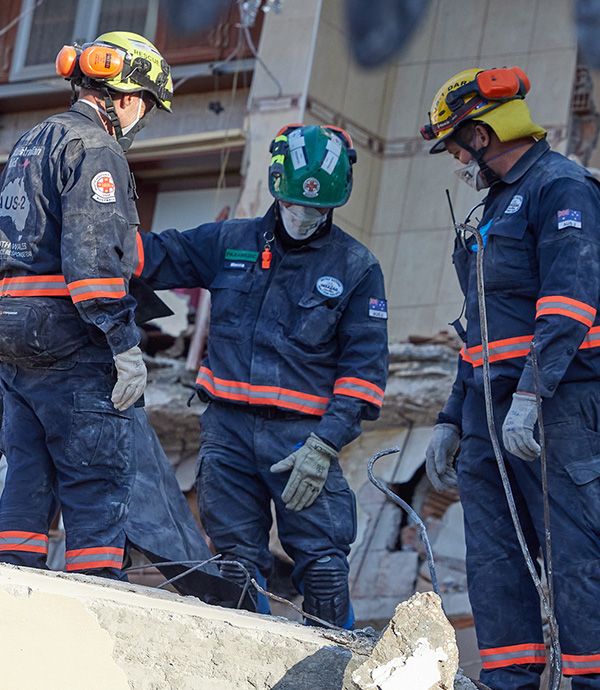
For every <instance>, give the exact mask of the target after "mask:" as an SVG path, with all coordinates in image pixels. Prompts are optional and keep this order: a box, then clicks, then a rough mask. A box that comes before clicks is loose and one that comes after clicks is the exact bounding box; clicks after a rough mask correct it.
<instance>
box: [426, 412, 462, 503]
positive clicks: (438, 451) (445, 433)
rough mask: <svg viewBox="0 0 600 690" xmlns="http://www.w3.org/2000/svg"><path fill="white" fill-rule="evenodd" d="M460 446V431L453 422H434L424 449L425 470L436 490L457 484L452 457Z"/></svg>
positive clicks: (449, 487) (450, 487) (444, 489)
mask: <svg viewBox="0 0 600 690" xmlns="http://www.w3.org/2000/svg"><path fill="white" fill-rule="evenodd" d="M459 446H460V431H459V428H458V427H457V426H456V425H455V424H436V425H435V427H434V428H433V435H432V437H431V440H430V441H429V445H428V446H427V450H426V451H425V471H426V472H427V477H428V478H429V481H430V482H431V483H432V484H433V488H434V489H435V490H436V491H446V490H447V489H454V488H455V487H456V485H457V481H456V470H455V469H454V458H455V457H456V453H457V451H458V447H459Z"/></svg>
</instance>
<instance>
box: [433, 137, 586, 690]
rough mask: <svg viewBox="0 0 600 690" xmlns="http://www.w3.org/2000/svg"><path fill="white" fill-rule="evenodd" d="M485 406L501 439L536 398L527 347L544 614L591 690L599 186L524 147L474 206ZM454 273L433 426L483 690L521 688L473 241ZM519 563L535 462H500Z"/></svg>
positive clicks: (521, 582) (529, 622)
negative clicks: (450, 452)
mask: <svg viewBox="0 0 600 690" xmlns="http://www.w3.org/2000/svg"><path fill="white" fill-rule="evenodd" d="M479 227H480V230H481V231H482V233H483V234H485V235H486V238H487V244H486V247H485V254H484V271H485V288H486V304H487V314H488V321H489V339H490V362H491V378H492V395H493V401H494V410H495V415H496V424H497V427H498V433H499V436H500V438H501V434H500V430H501V426H502V423H503V421H504V418H505V416H506V413H507V412H508V409H509V407H510V404H511V402H512V394H513V393H514V392H515V391H516V390H517V389H518V390H521V391H529V392H534V391H535V381H534V375H533V370H532V364H531V361H530V356H529V355H528V353H529V347H530V343H531V341H532V339H534V342H535V346H536V351H537V353H538V359H539V370H540V379H541V380H540V389H541V395H542V396H543V417H544V426H545V431H546V443H547V452H548V465H549V466H548V475H549V485H550V504H551V529H552V537H553V539H552V542H553V553H552V558H553V567H554V586H555V593H556V612H557V618H558V623H559V627H560V637H561V646H562V652H563V673H564V674H565V675H568V676H572V683H573V688H574V689H577V690H582V689H583V688H600V616H599V615H598V612H597V606H598V601H599V600H600V349H599V346H600V317H599V316H598V313H597V310H598V307H599V305H600V185H599V184H598V183H597V182H596V181H595V180H594V179H593V178H592V177H591V175H589V174H588V173H587V171H586V170H585V169H584V168H582V167H580V166H579V165H577V164H575V163H573V162H571V161H569V160H568V159H566V158H565V157H564V156H562V155H560V154H558V153H556V152H553V151H550V149H549V146H548V144H547V143H546V142H545V141H540V142H538V143H536V144H535V145H534V146H533V147H532V148H531V149H529V150H528V151H527V152H526V153H525V154H524V155H523V157H522V158H521V159H520V160H519V161H518V162H517V163H516V164H515V165H514V167H513V168H511V170H510V171H509V172H508V173H507V174H506V175H505V177H504V178H503V179H502V180H501V181H500V182H498V183H496V184H494V185H493V186H492V188H491V189H490V191H489V194H488V196H487V198H486V201H485V207H484V211H483V217H482V219H481V223H480V225H479ZM470 244H471V245H472V246H469V245H468V246H467V249H465V248H463V247H461V246H460V244H458V245H457V248H456V250H455V253H454V264H455V267H456V269H457V273H458V277H459V281H460V284H461V287H462V290H463V292H464V295H465V299H466V316H467V321H468V325H467V336H466V337H467V342H466V344H465V348H463V352H462V353H461V358H462V359H461V362H460V363H459V372H458V376H457V379H456V382H455V384H454V387H453V390H452V394H451V396H450V399H449V400H448V403H447V405H446V407H445V408H444V410H443V412H442V413H441V414H440V416H439V420H438V421H440V422H451V423H454V424H457V425H458V426H459V427H461V429H462V440H461V448H460V454H459V457H458V461H457V470H458V481H459V489H460V495H461V500H462V503H463V506H464V511H465V525H466V539H467V574H468V581H469V596H470V599H471V604H472V606H473V612H474V616H475V624H476V629H477V637H478V642H479V648H480V653H481V659H482V664H483V671H482V674H481V679H482V681H484V682H485V683H486V684H487V685H489V686H490V687H491V688H493V689H494V690H534V689H537V688H538V687H539V675H540V673H541V672H542V670H543V666H544V664H545V661H546V653H545V649H544V644H543V635H542V622H541V618H540V604H539V601H538V597H537V594H536V591H535V589H534V585H533V583H532V581H531V577H530V575H529V573H528V571H527V569H526V566H525V562H524V559H523V556H522V554H521V551H520V548H519V545H518V542H517V537H516V534H515V531H514V528H513V525H512V522H511V518H510V515H509V512H508V506H507V503H506V498H505V496H504V492H503V489H502V485H501V481H500V476H499V472H498V469H497V466H496V461H495V459H494V454H493V451H492V446H491V442H490V438H489V435H488V431H487V423H486V416H485V405H484V398H483V379H482V373H483V367H482V352H481V336H480V320H479V310H478V305H477V285H476V273H475V270H476V269H475V257H476V254H475V247H474V245H475V240H472V243H470ZM506 458H507V460H508V470H509V474H510V478H511V483H512V486H513V490H514V492H515V499H516V502H517V506H518V509H519V514H520V519H521V522H522V524H523V528H524V531H525V535H526V538H527V541H528V544H529V548H530V551H531V554H532V556H533V557H534V559H535V557H536V555H537V554H538V552H539V549H540V545H541V544H543V543H544V528H543V505H542V493H541V480H540V464H539V461H536V462H532V463H530V462H525V461H523V460H520V459H519V458H516V457H515V456H512V455H510V454H506Z"/></svg>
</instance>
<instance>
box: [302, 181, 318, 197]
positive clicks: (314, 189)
mask: <svg viewBox="0 0 600 690" xmlns="http://www.w3.org/2000/svg"><path fill="white" fill-rule="evenodd" d="M302 189H303V190H304V191H303V194H304V196H307V197H308V198H309V199H314V197H316V196H318V195H319V190H320V189H321V183H320V182H319V180H317V178H316V177H307V178H306V179H305V180H304V184H303V185H302Z"/></svg>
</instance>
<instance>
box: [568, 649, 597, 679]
mask: <svg viewBox="0 0 600 690" xmlns="http://www.w3.org/2000/svg"><path fill="white" fill-rule="evenodd" d="M562 662H563V663H562V672H563V675H564V676H581V675H585V674H587V673H600V654H563V655H562Z"/></svg>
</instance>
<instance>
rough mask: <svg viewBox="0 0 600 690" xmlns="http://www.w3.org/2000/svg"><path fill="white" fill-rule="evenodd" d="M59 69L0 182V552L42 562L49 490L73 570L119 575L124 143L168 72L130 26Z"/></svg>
mask: <svg viewBox="0 0 600 690" xmlns="http://www.w3.org/2000/svg"><path fill="white" fill-rule="evenodd" d="M57 71H58V72H59V74H61V75H62V76H64V77H67V78H69V79H71V80H72V81H73V82H74V83H76V84H77V85H79V86H80V87H81V91H80V93H79V100H78V101H77V102H76V103H75V104H74V105H73V106H72V108H71V110H70V111H69V112H67V113H63V114H60V115H55V116H52V117H50V118H48V119H47V120H45V121H44V122H42V123H41V124H39V125H37V126H35V127H33V128H32V129H31V130H29V131H28V132H26V133H25V134H24V135H23V136H22V137H21V139H20V140H19V141H18V142H17V144H16V146H15V148H14V149H13V151H12V152H11V154H10V157H9V159H8V162H7V164H6V167H5V170H4V173H3V176H2V178H1V181H0V386H1V388H2V394H3V400H4V415H3V442H4V450H5V452H6V456H7V461H8V474H7V477H6V485H5V488H4V492H3V493H2V497H1V499H0V560H2V561H5V562H9V563H14V564H17V565H27V566H33V567H39V568H45V567H46V555H47V548H48V527H49V520H50V519H51V518H52V510H53V506H54V505H55V503H54V492H53V488H54V487H56V492H57V498H58V500H59V501H60V504H61V507H62V514H63V520H64V524H65V531H66V544H67V552H66V568H67V570H68V571H71V572H85V573H90V574H96V575H103V576H107V577H118V574H119V571H120V568H121V565H122V560H123V549H124V545H125V532H124V529H123V527H124V523H125V519H126V516H127V505H128V502H129V497H130V492H131V484H132V480H133V477H134V475H135V462H134V459H133V450H134V424H133V419H134V417H133V415H134V409H133V407H132V405H133V404H134V403H135V402H136V400H138V398H140V396H141V395H142V394H143V391H144V388H145V384H146V369H145V365H144V362H143V360H142V353H141V351H140V349H139V347H138V343H139V340H140V333H139V331H138V329H137V327H136V325H135V322H134V311H135V307H136V303H135V300H134V299H133V298H132V297H131V296H130V295H129V294H128V285H129V280H130V278H131V276H132V275H133V274H134V272H135V271H136V266H138V264H139V261H138V254H139V246H140V245H139V240H136V231H137V225H138V222H139V221H138V215H137V212H136V208H135V189H134V187H133V184H132V179H131V176H130V172H129V167H128V164H127V162H126V160H125V156H124V149H125V150H126V149H127V148H128V146H129V144H131V140H132V138H133V136H134V134H135V133H136V131H137V130H139V129H140V128H141V126H142V119H143V118H144V117H145V116H146V115H147V113H149V112H150V111H151V110H152V109H153V108H154V106H156V107H158V108H161V109H163V110H166V111H170V103H171V98H172V81H171V76H170V70H169V67H168V65H167V63H166V62H165V61H164V60H163V59H162V57H161V55H160V54H159V53H158V51H157V50H156V48H155V47H154V46H153V45H152V44H151V43H150V42H149V41H147V40H146V39H145V38H143V37H142V36H138V35H137V34H130V33H126V32H112V33H107V34H103V35H102V36H100V37H99V38H98V39H97V40H96V41H94V42H93V43H92V44H89V45H86V46H83V48H80V47H78V46H76V47H74V46H65V47H64V48H63V49H62V50H61V52H60V53H59V56H58V58H57ZM140 270H141V267H140Z"/></svg>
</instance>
